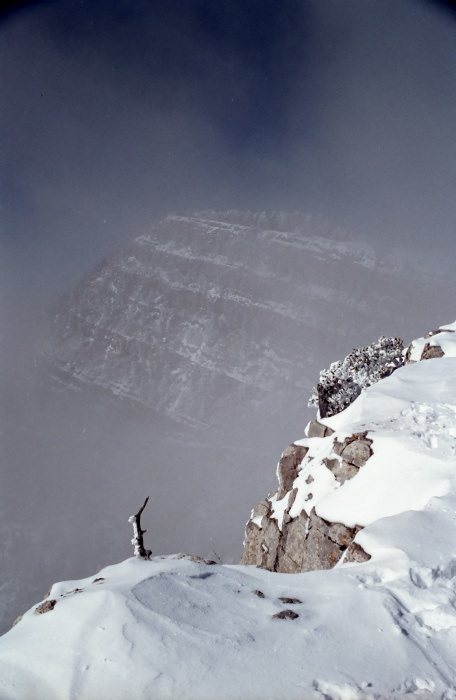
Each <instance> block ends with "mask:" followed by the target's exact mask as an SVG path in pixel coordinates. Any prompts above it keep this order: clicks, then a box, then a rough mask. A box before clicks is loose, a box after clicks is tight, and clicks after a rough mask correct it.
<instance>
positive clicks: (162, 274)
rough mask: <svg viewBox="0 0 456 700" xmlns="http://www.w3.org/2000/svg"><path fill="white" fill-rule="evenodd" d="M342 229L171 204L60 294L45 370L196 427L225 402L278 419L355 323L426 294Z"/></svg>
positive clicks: (226, 419)
mask: <svg viewBox="0 0 456 700" xmlns="http://www.w3.org/2000/svg"><path fill="white" fill-rule="evenodd" d="M343 237H344V233H343V232H342V231H340V230H338V229H337V230H336V229H331V228H330V227H328V226H327V225H326V224H324V223H323V222H322V221H320V220H319V219H317V218H312V217H310V216H300V217H299V216H298V217H297V218H296V216H295V217H293V216H291V215H290V216H288V217H287V216H284V215H283V216H275V217H272V218H269V219H268V218H267V217H265V216H264V215H254V214H249V213H245V214H241V213H238V212H226V213H219V212H203V213H199V214H195V215H192V216H168V217H167V218H166V219H164V220H163V221H161V222H158V223H157V224H155V225H154V226H152V227H151V229H150V231H149V232H148V233H146V234H144V235H142V236H140V237H138V238H136V239H135V240H134V241H132V242H131V244H129V245H128V246H127V247H126V248H124V249H122V250H120V251H119V252H118V253H116V254H115V255H113V256H112V257H110V258H109V259H105V260H104V261H102V262H101V263H100V264H99V265H98V266H97V267H96V268H95V269H94V270H93V271H92V272H91V273H90V274H88V275H87V276H86V278H85V279H84V280H83V281H82V282H81V283H80V284H79V285H78V286H77V287H76V288H75V289H74V290H73V291H72V292H70V293H69V294H68V295H66V296H65V297H64V298H63V299H62V301H61V303H60V305H59V307H58V308H57V309H56V313H55V314H54V316H53V319H52V331H51V334H50V336H51V342H50V347H49V353H48V354H49V358H50V361H51V367H52V373H53V376H54V378H55V379H56V380H57V381H58V382H59V384H60V386H64V387H65V386H76V387H77V388H78V389H84V388H88V387H90V388H91V389H93V388H94V387H95V388H98V389H100V390H102V391H104V390H107V391H108V392H109V393H110V394H112V395H114V396H116V397H121V398H127V399H130V400H133V401H135V402H136V403H137V404H141V405H143V406H146V407H149V408H152V409H154V410H155V411H157V412H158V413H160V414H161V415H163V416H166V417H167V418H171V419H172V420H174V421H175V422H177V423H179V424H182V425H187V426H193V427H196V428H197V429H199V428H200V427H202V426H203V427H204V426H212V427H216V428H217V429H218V430H220V429H222V430H225V427H226V425H227V423H230V424H232V422H233V416H236V415H239V424H240V425H241V426H242V424H243V423H245V420H246V417H247V416H249V420H250V421H252V416H258V417H259V418H258V421H259V422H261V423H263V424H264V420H267V421H268V423H269V424H270V423H271V416H273V417H274V422H275V423H277V425H279V426H280V429H281V430H282V428H283V429H286V428H287V427H288V428H289V425H288V426H287V424H288V421H289V416H290V415H294V414H296V415H298V414H300V413H302V405H303V401H302V392H303V390H305V391H307V387H308V386H310V385H311V382H312V378H313V377H314V376H315V374H316V373H317V372H318V370H319V369H321V366H322V364H327V363H328V362H329V361H330V360H331V359H332V357H333V353H336V354H342V353H343V351H344V349H346V347H347V342H349V341H348V338H349V337H350V335H352V334H353V332H354V326H355V327H356V328H359V329H363V331H362V332H363V333H366V334H367V333H369V332H370V331H371V332H372V334H374V329H375V328H376V327H386V328H388V327H389V326H390V323H389V319H391V318H392V317H397V318H404V317H406V318H407V314H406V313H405V310H406V308H407V302H406V300H407V299H408V298H410V296H413V297H414V298H415V299H417V306H418V307H419V300H418V297H419V296H420V294H423V299H424V298H426V297H427V298H429V297H430V296H431V295H430V294H429V293H427V286H426V281H425V280H423V278H422V277H418V275H414V274H413V270H412V269H411V263H410V261H409V266H408V268H404V269H402V268H401V266H400V264H399V263H396V265H392V264H391V261H387V260H384V259H382V258H381V257H380V256H379V255H378V254H377V253H376V252H375V251H374V250H373V249H372V248H371V247H370V246H368V245H367V244H366V243H362V242H360V241H355V240H353V238H352V239H350V236H349V235H347V236H346V239H345V240H343ZM347 239H348V240H347ZM348 280H349V284H348V283H347V282H348ZM392 289H394V293H393V292H391V290H392ZM323 318H330V319H331V323H330V324H322V323H321V319H323ZM348 319H350V321H349V322H348ZM404 331H405V332H407V328H405V329H404ZM367 337H369V336H367ZM367 337H366V339H367ZM322 348H323V350H322ZM325 353H326V354H325ZM240 407H242V411H244V414H243V415H242V416H241V415H240V410H239V409H240ZM263 419H264V420H263ZM238 430H239V427H238Z"/></svg>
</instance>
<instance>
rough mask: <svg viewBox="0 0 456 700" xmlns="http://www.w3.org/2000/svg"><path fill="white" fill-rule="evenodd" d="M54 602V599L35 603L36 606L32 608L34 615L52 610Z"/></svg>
mask: <svg viewBox="0 0 456 700" xmlns="http://www.w3.org/2000/svg"><path fill="white" fill-rule="evenodd" d="M56 604H57V601H56V600H45V601H44V603H40V604H39V605H37V607H36V608H35V610H34V612H35V615H43V614H44V613H47V612H49V611H50V610H54V608H55V606H56Z"/></svg>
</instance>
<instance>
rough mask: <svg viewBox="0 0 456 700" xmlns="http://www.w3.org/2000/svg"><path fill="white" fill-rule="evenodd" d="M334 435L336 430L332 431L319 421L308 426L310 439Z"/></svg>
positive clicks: (311, 422) (314, 421)
mask: <svg viewBox="0 0 456 700" xmlns="http://www.w3.org/2000/svg"><path fill="white" fill-rule="evenodd" d="M333 433H334V430H332V428H329V427H328V426H327V425H323V423H319V422H318V421H317V420H313V421H310V423H309V425H308V426H307V437H310V438H313V437H318V438H324V437H328V436H329V435H332V434H333Z"/></svg>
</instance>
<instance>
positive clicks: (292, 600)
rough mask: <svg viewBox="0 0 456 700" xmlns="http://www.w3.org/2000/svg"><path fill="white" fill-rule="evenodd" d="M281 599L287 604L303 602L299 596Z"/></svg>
mask: <svg viewBox="0 0 456 700" xmlns="http://www.w3.org/2000/svg"><path fill="white" fill-rule="evenodd" d="M279 600H280V602H281V603H284V604H285V605H299V604H300V603H302V600H299V598H279Z"/></svg>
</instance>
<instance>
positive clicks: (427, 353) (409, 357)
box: [405, 327, 455, 364]
mask: <svg viewBox="0 0 456 700" xmlns="http://www.w3.org/2000/svg"><path fill="white" fill-rule="evenodd" d="M454 332H455V331H454V330H453V329H451V328H443V327H442V328H438V329H437V330H436V331H429V333H426V335H425V336H423V337H422V338H418V339H417V340H413V341H412V342H411V343H410V345H409V346H408V348H407V350H406V352H405V364H411V363H412V362H420V361H421V360H432V359H434V358H436V357H444V355H445V350H444V348H443V347H442V346H443V345H445V340H446V339H447V338H448V335H449V334H450V333H454ZM436 336H438V337H436ZM430 339H431V340H430Z"/></svg>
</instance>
